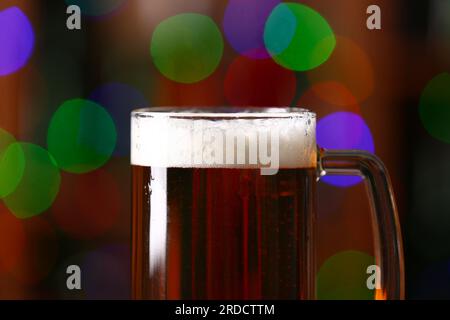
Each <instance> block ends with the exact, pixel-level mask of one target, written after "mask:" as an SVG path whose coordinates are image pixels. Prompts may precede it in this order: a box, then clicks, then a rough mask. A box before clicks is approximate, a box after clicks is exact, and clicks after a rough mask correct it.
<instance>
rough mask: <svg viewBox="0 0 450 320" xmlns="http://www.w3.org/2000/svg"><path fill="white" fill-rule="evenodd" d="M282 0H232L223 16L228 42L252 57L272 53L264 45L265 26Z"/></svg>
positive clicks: (261, 57)
mask: <svg viewBox="0 0 450 320" xmlns="http://www.w3.org/2000/svg"><path fill="white" fill-rule="evenodd" d="M280 2H281V0H230V1H229V2H228V6H227V8H226V10H225V15H224V18H223V30H224V33H225V36H226V38H227V40H228V42H229V43H230V44H231V46H232V47H233V48H234V49H235V50H236V51H237V52H239V53H240V54H242V55H245V56H247V57H249V58H252V59H265V58H269V57H270V55H269V53H268V52H267V50H266V47H265V45H264V27H265V24H266V21H267V18H268V17H269V15H270V13H271V12H272V10H273V9H274V8H275V7H276V6H277V5H278V4H279V3H280Z"/></svg>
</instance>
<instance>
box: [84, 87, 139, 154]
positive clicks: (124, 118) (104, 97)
mask: <svg viewBox="0 0 450 320" xmlns="http://www.w3.org/2000/svg"><path fill="white" fill-rule="evenodd" d="M89 100H91V101H94V102H97V103H98V104H99V105H101V106H103V107H104V108H105V109H106V110H107V111H108V113H109V114H110V115H111V117H112V118H113V120H114V123H115V125H116V130H117V146H116V148H115V150H114V154H115V155H118V156H128V155H129V154H130V113H131V111H132V110H133V109H136V108H145V107H148V101H147V99H146V98H145V97H144V95H143V94H142V93H141V92H139V91H138V90H137V89H135V88H134V87H132V86H130V85H128V84H124V83H118V82H111V83H106V84H103V85H101V86H99V87H98V88H96V89H95V90H94V91H93V92H92V93H91V94H90V95H89Z"/></svg>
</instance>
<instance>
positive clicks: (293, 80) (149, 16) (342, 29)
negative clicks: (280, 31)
mask: <svg viewBox="0 0 450 320" xmlns="http://www.w3.org/2000/svg"><path fill="white" fill-rule="evenodd" d="M280 2H281V1H276V0H270V1H269V0H261V1H250V0H245V1H244V0H242V1H241V2H240V3H238V1H233V0H230V1H225V0H223V1H222V0H203V1H198V0H101V1H94V0H92V1H89V0H78V1H77V0H67V1H64V0H57V1H50V0H47V1H46V0H33V1H31V0H17V1H13V0H2V1H1V3H0V10H1V11H0V199H2V200H3V201H2V202H0V298H5V299H16V298H17V299H39V298H63V299H104V298H106V299H109V298H112V299H120V298H129V296H130V294H129V287H130V166H129V113H130V111H131V110H133V109H134V108H136V107H143V106H150V107H151V106H156V105H172V106H182V105H193V106H222V105H271V106H285V105H299V106H304V107H307V108H308V109H311V110H313V111H315V112H316V113H317V114H318V117H319V123H318V142H319V145H321V146H323V147H327V148H342V147H345V148H350V149H351V148H353V149H356V148H357V149H366V150H368V151H371V152H374V153H376V154H377V155H378V156H379V157H380V158H381V159H382V160H383V161H384V162H385V164H386V166H387V168H388V170H389V171H390V174H391V178H392V180H393V184H394V190H395V193H396V198H397V202H398V207H399V213H400V216H401V221H402V231H403V238H404V244H405V257H406V289H407V298H409V299H432V298H438V299H450V165H449V163H450V146H449V143H450V97H449V95H450V75H449V72H450V1H448V0H430V1H415V2H414V1H406V0H395V1H391V0H389V1H388V0H377V1H366V0H341V1H331V0H315V1H291V3H294V4H300V3H301V4H305V5H307V6H309V7H311V8H313V9H314V10H316V11H317V12H318V13H319V14H320V15H321V16H322V17H323V19H324V20H325V21H327V22H328V24H329V25H330V26H331V29H332V31H333V33H334V36H335V39H336V46H335V47H334V50H333V53H332V54H331V56H330V57H329V58H328V59H326V61H324V63H323V64H321V65H320V66H318V67H314V68H310V69H309V70H302V71H297V70H292V69H295V68H290V67H289V63H288V65H287V66H286V65H284V66H282V65H280V64H279V63H276V62H275V61H274V59H271V57H270V55H268V54H267V56H264V54H262V56H261V55H258V52H257V51H255V50H254V49H258V50H260V49H261V48H254V47H252V45H253V43H252V41H253V40H255V38H254V37H252V35H254V34H252V33H251V30H253V29H252V27H253V26H255V24H258V23H260V24H261V23H262V24H264V22H265V20H262V22H261V15H262V16H264V14H263V13H264V12H265V11H267V14H268V13H270V11H271V10H272V9H273V8H274V7H275V6H277V5H279V3H280ZM69 4H77V5H79V6H80V7H81V11H82V18H81V30H68V29H67V27H66V20H67V18H68V17H69V15H68V14H67V13H66V9H67V6H68V5H69ZM373 4H376V5H378V6H379V7H380V8H381V23H382V29H381V30H368V29H367V27H366V20H367V18H368V14H366V9H367V7H368V6H370V5H373ZM186 13H197V14H201V15H203V16H206V17H210V18H211V19H212V22H213V24H215V25H216V27H217V28H218V29H219V30H220V33H221V35H222V37H223V39H222V41H223V55H222V56H221V57H219V58H220V63H219V64H218V65H217V66H215V68H214V70H213V72H210V73H209V74H207V75H205V77H199V79H196V80H195V81H189V82H188V83H187V82H186V81H182V80H181V79H178V78H177V73H176V71H173V70H172V71H170V69H169V71H167V72H164V69H163V68H162V67H161V66H160V65H158V63H157V62H155V61H156V60H155V54H154V52H153V51H151V48H154V47H156V49H155V50H157V49H158V44H157V43H154V42H155V41H156V40H154V39H153V35H154V32H155V30H157V28H159V27H160V26H161V23H162V22H165V21H167V19H169V18H171V17H174V16H175V17H183V16H182V15H183V14H186ZM267 14H266V18H267ZM180 15H181V16H180ZM242 17H247V18H246V19H243V18H242ZM180 21H181V22H182V21H183V20H182V19H181V18H180ZM181 22H180V23H181ZM252 23H253V25H252ZM198 28H200V29H198ZM205 28H206V27H205ZM208 28H209V27H208ZM258 28H259V29H261V28H263V27H261V26H259V27H258V26H256V27H255V29H256V30H259V29H258ZM214 30H215V29H214ZM236 30H237V31H239V30H240V31H241V32H236ZM249 30H250V31H249ZM169 31H170V30H169ZM189 32H191V33H189ZM208 32H209V30H207V31H204V30H202V29H201V25H200V24H198V25H193V26H192V30H189V29H188V31H187V32H186V43H187V46H189V43H188V42H189V39H190V37H191V38H194V39H197V38H196V37H199V36H200V37H201V36H202V35H203V34H208ZM255 32H256V31H255ZM247 33H251V34H250V35H249V36H248V37H247ZM259 40H261V39H259ZM167 41H170V38H169V39H168V40H167ZM254 42H255V43H256V45H258V44H260V43H259V42H258V39H256V40H255V41H254ZM260 42H261V41H260ZM207 45H208V43H207V44H205V47H204V48H197V49H195V48H194V49H193V51H194V52H195V50H198V52H199V56H200V57H203V58H205V59H213V58H214V57H212V56H211V55H212V53H210V52H214V50H209V49H210V48H208V47H207ZM212 45H217V44H216V43H212V44H211V46H212ZM161 46H162V45H161ZM219 46H220V45H219ZM2 48H3V49H2ZM11 48H13V49H11ZM8 50H9V51H8ZM152 50H153V49H152ZM159 50H162V49H160V48H159ZM252 50H253V51H252ZM1 51H4V52H13V53H14V54H13V55H12V56H11V55H10V56H8V55H7V54H3V55H2V53H1ZM255 52H256V53H255ZM263 53H264V52H263ZM176 59H178V61H183V63H185V64H187V65H189V63H192V65H193V67H195V68H200V69H201V67H202V64H201V63H200V65H198V64H196V63H194V62H192V61H189V57H187V56H186V57H183V58H179V57H178V58H177V57H175V60H176ZM199 59H200V58H199ZM175 70H176V68H175ZM199 72H200V71H199ZM195 75H196V74H195V72H194V76H195ZM77 99H78V100H77ZM80 99H83V100H80ZM80 139H81V142H82V143H81V142H80ZM79 143H81V144H83V143H85V144H86V145H88V146H89V148H88V147H86V148H84V147H83V148H81V147H80V148H78V149H76V150H75V151H74V152H75V154H73V155H72V154H70V155H69V154H67V153H65V152H64V150H65V149H64V147H65V146H67V145H72V144H73V145H74V146H77V145H78V144H79ZM11 145H16V146H18V147H20V148H16V149H14V148H10V147H11ZM73 159H78V161H79V163H73V161H72V160H73ZM71 161H72V162H71ZM11 163H12V164H11ZM80 163H81V164H80ZM18 164H22V165H18ZM2 181H3V182H2ZM318 189H319V204H318V214H319V220H318V224H319V247H318V274H319V278H318V290H319V291H320V292H318V293H319V297H326V298H372V297H371V296H370V295H369V296H368V295H367V293H366V292H362V291H361V290H355V289H354V288H355V287H358V286H361V284H365V279H366V278H367V275H366V274H365V272H364V271H365V268H363V266H365V265H367V264H370V261H373V254H374V253H373V243H372V232H371V224H370V215H369V214H370V213H369V207H368V202H367V200H366V196H365V189H364V185H363V184H362V183H361V181H360V180H359V179H354V178H341V179H339V178H337V177H331V178H328V179H326V180H324V181H321V182H319V188H318ZM71 264H76V265H79V266H80V267H81V270H82V289H81V290H75V291H70V290H68V289H67V287H66V278H67V274H66V268H67V266H69V265H71ZM346 270H347V271H346ZM348 270H362V271H361V272H349V271H348Z"/></svg>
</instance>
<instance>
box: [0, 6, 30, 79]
mask: <svg viewBox="0 0 450 320" xmlns="http://www.w3.org/2000/svg"><path fill="white" fill-rule="evenodd" d="M33 47H34V32H33V27H32V26H31V23H30V21H29V20H28V18H27V16H26V15H25V14H24V13H23V12H22V10H20V9H19V8H17V7H10V8H7V9H5V10H3V11H0V76H6V75H9V74H11V73H14V72H16V71H17V70H19V69H20V68H22V67H23V66H24V65H25V64H26V63H27V61H28V59H29V58H30V56H31V54H32V52H33Z"/></svg>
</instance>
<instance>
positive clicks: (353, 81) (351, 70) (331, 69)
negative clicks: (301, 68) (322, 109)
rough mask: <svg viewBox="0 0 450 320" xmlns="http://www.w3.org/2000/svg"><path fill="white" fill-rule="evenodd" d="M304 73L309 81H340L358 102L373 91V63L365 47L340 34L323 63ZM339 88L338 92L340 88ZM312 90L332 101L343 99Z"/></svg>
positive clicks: (326, 92) (340, 101)
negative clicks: (331, 51) (332, 49)
mask: <svg viewBox="0 0 450 320" xmlns="http://www.w3.org/2000/svg"><path fill="white" fill-rule="evenodd" d="M307 77H308V80H309V82H310V83H311V84H312V85H316V84H319V83H327V82H335V83H336V82H337V83H340V84H341V85H343V86H345V88H346V89H347V90H348V91H350V92H351V94H352V95H353V96H354V97H355V99H356V101H357V102H359V103H360V102H362V101H364V100H366V99H367V98H368V97H369V96H370V95H371V94H372V93H373V90H374V86H375V80H374V71H373V66H372V63H371V61H370V58H369V56H368V55H367V53H366V51H365V50H364V49H363V48H361V46H360V45H358V44H357V43H356V42H355V41H353V40H351V39H349V38H346V37H342V36H337V37H336V48H335V50H334V52H333V55H331V57H330V59H329V60H328V61H327V63H325V64H323V65H322V66H321V67H320V68H316V69H314V70H311V71H309V72H308V73H307ZM319 88H320V87H319ZM331 89H333V90H336V89H338V88H336V87H335V88H331ZM338 90H339V89H338ZM339 91H340V92H342V88H341V89H340V90H339ZM316 94H318V95H319V96H320V97H321V98H322V99H324V100H328V101H330V100H331V101H330V102H333V103H336V102H337V103H345V100H344V101H342V100H341V98H339V97H336V96H335V95H332V94H331V93H330V92H328V91H324V90H316Z"/></svg>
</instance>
